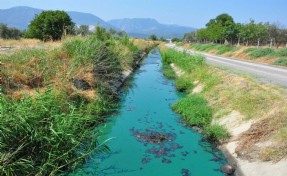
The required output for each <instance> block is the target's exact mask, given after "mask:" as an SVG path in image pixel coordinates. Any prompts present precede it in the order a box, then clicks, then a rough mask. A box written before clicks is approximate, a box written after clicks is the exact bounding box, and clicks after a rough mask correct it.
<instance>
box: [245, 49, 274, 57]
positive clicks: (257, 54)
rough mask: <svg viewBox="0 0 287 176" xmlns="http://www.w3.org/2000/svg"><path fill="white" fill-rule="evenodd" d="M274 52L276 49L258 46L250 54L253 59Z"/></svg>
mask: <svg viewBox="0 0 287 176" xmlns="http://www.w3.org/2000/svg"><path fill="white" fill-rule="evenodd" d="M274 53H275V51H274V50H273V49H271V48H257V49H255V50H253V51H252V52H250V54H249V56H250V57H251V58H253V59H257V58H259V57H264V56H270V55H272V54H274Z"/></svg>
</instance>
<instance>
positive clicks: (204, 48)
mask: <svg viewBox="0 0 287 176" xmlns="http://www.w3.org/2000/svg"><path fill="white" fill-rule="evenodd" d="M215 46H216V45H215V44H199V43H195V44H191V45H190V48H192V49H194V50H196V51H205V52H209V51H211V50H213V49H214V48H215Z"/></svg>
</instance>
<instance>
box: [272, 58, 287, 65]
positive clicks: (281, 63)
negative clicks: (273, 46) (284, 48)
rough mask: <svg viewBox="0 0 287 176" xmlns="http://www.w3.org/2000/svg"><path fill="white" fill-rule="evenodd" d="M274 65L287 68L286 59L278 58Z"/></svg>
mask: <svg viewBox="0 0 287 176" xmlns="http://www.w3.org/2000/svg"><path fill="white" fill-rule="evenodd" d="M273 64H274V65H280V66H287V57H284V58H279V59H278V60H276V61H275V62H273Z"/></svg>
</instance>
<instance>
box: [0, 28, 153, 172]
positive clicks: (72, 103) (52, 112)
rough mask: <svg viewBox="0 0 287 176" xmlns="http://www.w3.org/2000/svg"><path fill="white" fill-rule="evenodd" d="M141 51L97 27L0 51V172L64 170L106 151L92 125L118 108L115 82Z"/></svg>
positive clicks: (128, 42)
mask: <svg viewBox="0 0 287 176" xmlns="http://www.w3.org/2000/svg"><path fill="white" fill-rule="evenodd" d="M142 45H144V44H142ZM146 46H149V45H146ZM143 50H146V51H148V48H147V49H144V48H143ZM141 51H142V50H141V49H138V48H137V47H136V46H135V45H134V44H133V43H132V42H131V41H130V40H127V41H126V39H125V38H119V39H114V38H112V37H111V36H110V35H109V34H108V33H106V32H105V31H104V30H101V31H97V32H96V33H95V34H94V35H92V36H87V37H74V38H66V39H65V41H63V44H62V45H60V46H59V47H56V48H54V47H53V48H37V47H36V48H24V49H20V50H17V51H15V52H13V53H12V54H11V55H2V56H0V62H1V65H0V118H1V122H0V131H1V134H0V141H1V142H0V163H1V164H0V175H58V174H64V173H66V172H70V171H73V170H74V169H75V168H77V167H78V166H79V165H81V164H82V163H83V162H84V161H85V160H86V159H87V158H88V157H90V156H91V154H92V152H105V151H107V150H108V148H107V147H106V146H105V145H104V144H99V143H98V142H97V137H98V136H99V135H100V134H98V133H95V127H96V126H97V125H98V124H100V123H103V122H104V120H105V119H104V116H106V115H107V114H108V113H109V112H111V111H112V110H114V109H115V108H117V106H118V97H117V93H116V92H115V89H114V88H113V84H114V83H115V82H119V81H120V79H121V75H122V71H124V70H127V69H131V68H132V67H133V65H134V64H135V62H136V61H137V60H138V59H139V55H140V54H141Z"/></svg>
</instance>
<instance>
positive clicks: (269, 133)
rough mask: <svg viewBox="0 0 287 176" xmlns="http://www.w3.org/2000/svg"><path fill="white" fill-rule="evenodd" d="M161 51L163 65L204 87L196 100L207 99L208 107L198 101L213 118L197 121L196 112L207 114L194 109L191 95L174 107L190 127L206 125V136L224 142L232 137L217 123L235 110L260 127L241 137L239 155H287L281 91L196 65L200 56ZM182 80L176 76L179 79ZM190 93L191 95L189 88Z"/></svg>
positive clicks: (286, 113) (284, 103) (285, 102)
mask: <svg viewBox="0 0 287 176" xmlns="http://www.w3.org/2000/svg"><path fill="white" fill-rule="evenodd" d="M252 50H253V49H252ZM161 52H162V57H163V62H164V63H168V64H171V63H174V64H175V65H176V66H177V67H178V68H179V69H181V70H183V71H184V72H185V73H186V74H185V75H183V76H182V77H183V78H184V79H186V77H187V79H189V80H190V82H191V83H193V82H199V83H200V84H203V85H204V89H203V91H202V92H200V93H199V95H196V99H197V98H198V96H200V97H202V98H203V99H207V100H208V104H205V103H202V102H200V101H198V102H199V104H197V105H198V106H200V104H203V105H204V106H205V105H206V106H208V107H209V108H210V109H212V111H211V114H210V117H208V118H205V117H207V116H204V117H201V118H200V119H201V120H202V121H198V119H197V118H194V116H196V115H194V114H196V113H197V112H198V113H199V114H206V113H204V112H207V111H205V110H202V109H201V108H197V109H196V110H194V109H193V107H194V105H193V98H194V96H195V95H194V94H191V95H188V96H187V97H185V98H184V99H183V100H179V102H177V103H176V104H175V105H173V108H174V110H175V111H176V112H178V113H180V114H182V115H183V118H184V119H185V120H186V121H187V123H188V124H190V125H198V126H203V132H204V134H205V135H206V136H207V137H208V138H209V139H211V140H213V141H218V140H220V141H221V140H223V141H224V139H227V138H228V136H229V134H228V132H227V129H226V128H225V126H221V125H218V124H216V122H217V121H218V120H220V118H222V117H225V116H226V115H229V114H230V113H231V112H232V111H233V110H236V111H238V112H240V114H241V115H242V116H243V117H244V118H245V119H243V120H250V119H252V120H255V121H256V124H257V125H256V126H255V127H253V131H251V132H250V133H249V131H247V132H246V133H244V134H242V135H241V137H240V140H239V141H240V145H239V147H238V148H239V150H240V151H239V152H241V153H242V152H244V153H245V155H249V157H251V158H252V157H254V156H255V155H256V156H258V157H259V159H262V160H266V159H269V160H278V159H280V158H282V157H284V156H285V155H286V154H287V143H286V141H287V135H286V134H287V133H286V131H287V130H286V125H287V120H286V119H287V110H286V109H287V100H286V98H285V97H286V93H284V92H282V91H280V89H276V88H270V87H269V86H267V85H261V84H258V82H257V81H255V80H253V79H251V78H249V77H246V76H242V75H237V74H234V73H231V72H228V71H225V70H221V69H219V68H216V67H211V66H208V65H206V64H205V63H204V62H203V63H200V64H196V62H195V61H196V60H204V59H203V58H202V59H199V58H200V57H201V56H186V54H185V53H180V52H177V51H174V50H171V49H170V50H166V49H162V50H161ZM248 52H251V50H250V51H248ZM198 57H199V58H198ZM180 78H181V77H176V79H177V80H178V79H180ZM194 86H196V84H195V85H194ZM191 87H193V86H191ZM187 90H188V92H190V91H189V89H187ZM198 102H196V103H198ZM197 110H198V111H197ZM201 110H202V112H200V111H201ZM190 111H192V112H190ZM192 113H194V114H192ZM199 117H200V116H199ZM209 118H210V119H211V120H210V119H209ZM215 118H216V119H215ZM204 119H205V120H204ZM264 119H265V120H264ZM257 126H258V128H257ZM260 126H261V127H260ZM262 126H264V128H262ZM268 140H271V141H275V142H274V145H272V146H266V147H263V148H261V150H256V151H252V146H256V144H257V143H259V142H265V141H268ZM271 151H272V152H271ZM252 152H253V153H252ZM254 152H255V154H254ZM264 152H265V153H264ZM264 158H265V159H264Z"/></svg>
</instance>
